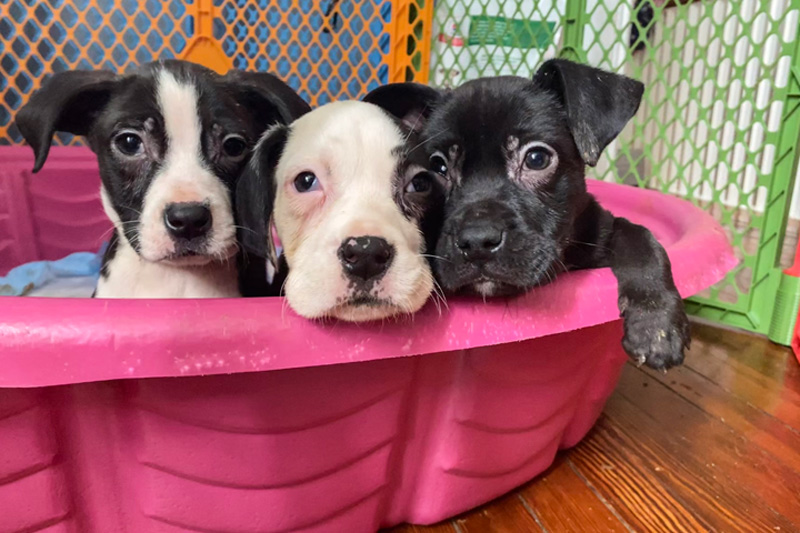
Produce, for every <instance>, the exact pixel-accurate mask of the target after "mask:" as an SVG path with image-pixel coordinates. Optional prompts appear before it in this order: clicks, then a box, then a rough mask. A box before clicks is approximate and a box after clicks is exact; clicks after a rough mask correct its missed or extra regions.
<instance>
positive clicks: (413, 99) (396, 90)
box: [364, 82, 443, 133]
mask: <svg viewBox="0 0 800 533" xmlns="http://www.w3.org/2000/svg"><path fill="white" fill-rule="evenodd" d="M442 94H443V93H442V92H441V91H439V90H437V89H434V88H432V87H428V86H427V85H422V84H421V83H412V82H409V83H390V84H389V85H384V86H382V87H378V88H377V89H375V90H373V91H371V92H370V93H369V94H367V95H366V96H365V97H364V101H365V102H367V103H370V104H375V105H377V106H378V107H382V108H383V109H384V110H386V111H387V112H389V113H391V114H392V115H394V116H395V117H397V118H399V119H400V120H401V121H403V124H405V125H406V126H407V127H408V128H410V129H411V130H412V131H415V132H417V133H419V132H420V131H421V130H422V128H424V127H425V123H426V122H427V121H428V117H430V114H431V113H432V112H433V110H434V108H435V107H436V105H437V104H438V103H439V102H440V100H441V99H442Z"/></svg>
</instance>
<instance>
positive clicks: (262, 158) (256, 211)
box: [234, 124, 290, 266]
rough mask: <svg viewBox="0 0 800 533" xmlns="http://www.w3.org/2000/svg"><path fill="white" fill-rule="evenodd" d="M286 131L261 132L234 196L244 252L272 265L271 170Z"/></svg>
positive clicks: (274, 256) (277, 127) (283, 128)
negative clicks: (266, 260) (263, 259)
mask: <svg viewBox="0 0 800 533" xmlns="http://www.w3.org/2000/svg"><path fill="white" fill-rule="evenodd" d="M289 131H290V129H289V126H287V125H285V124H277V125H275V126H273V127H272V128H270V129H269V130H268V131H267V132H265V133H264V135H263V136H262V137H261V139H260V140H259V141H258V144H256V146H255V148H254V149H253V155H252V157H251V158H250V161H249V162H248V163H247V166H246V167H245V169H244V172H243V173H242V175H241V176H239V179H238V181H237V183H236V194H235V195H234V204H235V212H236V219H237V220H236V224H237V225H238V226H239V229H238V239H239V243H240V244H241V245H242V247H243V248H244V249H245V250H246V251H247V252H249V253H251V254H253V255H257V256H259V257H264V258H266V259H269V260H270V262H271V263H272V264H273V266H277V264H278V258H277V254H276V252H275V246H274V241H273V239H272V233H271V227H272V207H273V204H274V202H275V168H276V167H277V165H278V161H279V160H280V158H281V154H282V153H283V148H284V146H285V145H286V140H287V139H288V137H289Z"/></svg>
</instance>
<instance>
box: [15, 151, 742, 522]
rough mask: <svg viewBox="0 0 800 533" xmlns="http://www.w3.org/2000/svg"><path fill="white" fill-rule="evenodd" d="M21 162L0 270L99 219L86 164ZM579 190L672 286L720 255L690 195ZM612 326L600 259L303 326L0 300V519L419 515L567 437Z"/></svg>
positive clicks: (611, 295)
mask: <svg viewBox="0 0 800 533" xmlns="http://www.w3.org/2000/svg"><path fill="white" fill-rule="evenodd" d="M30 167H31V156H30V152H29V151H28V150H27V149H19V148H6V149H3V150H1V151H0V271H4V270H7V269H8V268H10V267H11V266H13V265H16V264H18V263H21V262H24V261H30V260H36V259H43V258H50V259H55V258H58V257H61V256H63V255H64V254H66V253H69V252H72V251H76V250H94V249H96V248H97V246H98V245H99V238H100V236H101V235H102V234H103V233H104V232H105V231H106V230H107V227H108V223H107V222H106V221H105V219H104V218H103V216H102V214H101V210H100V207H99V203H98V201H97V189H98V176H97V172H96V169H95V165H94V162H93V160H92V156H91V154H90V153H88V152H87V151H85V150H83V149H74V148H73V149H70V148H62V149H54V150H53V153H52V155H51V158H50V160H49V161H48V163H47V165H46V167H45V170H43V171H42V173H41V174H39V175H36V176H32V175H30V174H29V172H28V169H30ZM590 190H591V191H592V192H593V193H595V194H596V195H597V197H598V198H599V199H600V201H601V202H602V203H603V204H604V205H605V206H606V207H608V208H609V209H611V210H612V211H614V212H615V213H617V214H619V215H624V216H627V217H629V218H630V219H632V220H634V221H636V222H640V223H644V224H646V225H647V226H648V227H650V228H651V229H652V230H653V231H654V232H655V234H656V235H657V237H658V238H659V239H660V240H661V242H662V243H663V244H664V245H665V246H666V247H667V249H668V251H669V255H670V257H671V258H672V261H673V268H674V273H675V278H676V282H677V284H678V287H679V288H680V290H681V292H682V294H684V295H690V294H692V293H695V292H697V291H699V290H701V289H703V288H705V287H707V286H708V285H710V284H711V283H713V282H715V281H717V280H719V279H720V278H721V277H722V276H723V275H724V273H725V272H726V271H727V270H728V269H729V268H731V267H732V266H733V264H734V262H735V261H734V258H733V256H732V254H731V250H730V248H729V246H728V244H727V242H726V239H725V237H724V234H723V232H722V230H721V229H720V227H719V226H718V225H717V224H716V223H715V222H714V221H713V220H712V219H711V218H710V217H709V216H707V215H706V214H705V213H703V212H702V211H700V210H698V209H696V208H694V207H692V206H691V205H690V204H689V203H687V202H684V201H682V200H678V199H675V198H672V197H667V196H662V195H660V194H657V193H654V192H650V191H646V190H639V189H633V188H628V187H624V186H617V185H609V184H606V183H598V182H592V183H591V184H590ZM617 317H618V312H617V307H616V283H615V281H614V278H613V277H612V275H611V272H610V271H609V270H607V269H604V270H597V271H586V272H575V273H570V274H567V275H564V276H561V277H560V279H559V280H558V281H557V282H556V283H554V284H552V285H549V286H546V287H542V288H540V289H537V290H535V291H533V292H532V293H530V294H528V295H527V296H525V297H522V298H518V299H515V300H512V301H510V302H493V303H489V304H486V305H484V304H483V303H481V302H479V301H475V300H458V299H454V300H451V302H450V310H449V312H445V313H444V314H443V316H441V317H440V316H438V314H437V311H436V309H435V308H434V307H433V306H430V305H429V306H428V307H426V308H425V309H424V310H423V311H422V312H420V313H419V314H417V315H416V316H415V317H414V319H413V320H411V319H408V320H402V321H400V322H397V323H388V322H387V323H386V324H384V325H382V326H365V325H360V326H358V325H347V324H343V323H337V324H318V323H312V322H307V321H305V320H303V319H300V318H299V317H297V316H295V315H294V314H293V313H292V312H291V311H289V310H286V309H283V302H282V300H281V299H279V298H275V299H263V300H217V301H189V300H184V301H104V300H51V299H48V300H45V299H34V298H16V299H14V298H0V387H2V388H0V531H22V530H24V531H33V530H39V529H43V530H46V531H49V532H62V531H69V532H81V533H83V532H93V531H94V532H104V533H105V532H112V531H114V532H116V531H128V532H136V533H140V532H150V531H155V532H158V531H164V532H175V531H214V532H216V531H233V532H251V531H252V532H255V531H320V532H322V531H324V532H340V531H341V532H358V531H372V530H375V529H377V528H378V527H381V526H388V525H391V524H396V523H399V522H404V521H410V522H416V523H431V522H436V521H438V520H441V519H444V518H446V517H448V516H451V515H453V514H455V513H458V512H460V511H464V510H466V509H468V508H470V507H473V506H476V505H478V504H480V503H482V502H485V501H487V500H490V499H492V498H494V497H496V496H498V495H500V494H502V493H504V492H506V491H508V490H510V489H512V488H514V487H515V486H517V485H519V484H521V483H523V482H525V481H527V480H529V479H531V478H532V477H534V476H536V475H537V474H538V473H540V472H542V470H544V469H545V468H547V466H548V465H549V464H550V463H551V461H552V460H553V457H554V455H555V453H556V451H557V450H558V449H560V448H566V447H569V446H573V445H574V444H576V443H577V442H578V441H579V440H580V439H581V438H582V437H583V436H584V435H585V434H586V432H587V431H588V430H589V429H590V428H591V426H592V424H593V423H594V422H595V420H596V419H597V417H598V415H599V413H600V411H601V410H602V408H603V405H604V403H605V401H606V399H607V398H608V396H609V395H610V394H611V392H612V390H613V388H614V386H615V384H616V381H617V377H618V375H619V372H620V369H621V366H622V364H623V363H624V361H625V360H626V357H625V355H624V353H623V352H622V351H621V348H620V337H621V327H620V322H619V320H618V319H617ZM201 375H202V376H205V377H196V376H201ZM189 376H195V377H189ZM145 378H147V379H145ZM150 378H153V379H150Z"/></svg>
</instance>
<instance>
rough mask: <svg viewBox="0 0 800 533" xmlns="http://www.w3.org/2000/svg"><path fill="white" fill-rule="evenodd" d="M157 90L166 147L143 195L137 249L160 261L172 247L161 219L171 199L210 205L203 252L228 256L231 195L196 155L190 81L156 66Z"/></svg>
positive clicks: (194, 103)
mask: <svg viewBox="0 0 800 533" xmlns="http://www.w3.org/2000/svg"><path fill="white" fill-rule="evenodd" d="M157 96H158V103H159V107H160V108H161V113H162V116H163V117H164V129H165V130H166V135H167V140H168V148H167V152H166V154H165V159H164V162H163V165H162V167H161V169H160V170H159V172H158V173H157V174H156V175H155V176H154V178H153V182H152V183H151V184H150V188H149V189H148V191H147V194H146V195H145V199H144V205H143V207H142V216H141V223H142V224H141V235H140V253H141V254H142V257H144V258H145V259H147V260H150V261H160V260H162V259H164V258H166V257H168V256H169V255H171V254H172V253H174V243H173V241H172V239H171V238H170V236H169V234H168V233H167V228H166V226H165V224H164V209H165V208H166V207H167V205H169V204H172V203H180V202H200V203H204V204H206V205H207V206H208V207H209V209H211V216H212V219H213V225H212V227H211V234H210V236H209V238H210V239H211V241H210V242H211V246H209V250H208V255H209V256H218V257H219V258H221V259H225V258H228V257H230V256H231V255H232V254H233V253H234V252H235V237H236V232H235V229H234V223H233V215H232V211H231V201H230V197H229V193H228V191H227V190H226V189H225V185H223V183H222V182H221V181H220V180H219V178H217V177H216V176H215V175H214V174H213V172H211V170H210V169H208V168H207V167H206V166H205V164H204V162H203V160H202V157H201V156H202V144H201V136H202V133H203V132H202V127H201V125H200V118H199V116H198V107H197V91H196V88H195V86H194V85H192V84H191V83H182V82H179V81H178V80H176V79H175V77H174V76H173V75H172V73H171V72H169V71H168V70H162V71H161V72H160V73H159V77H158V95H157ZM194 259H195V260H196V259H197V258H194Z"/></svg>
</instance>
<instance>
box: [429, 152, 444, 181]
mask: <svg viewBox="0 0 800 533" xmlns="http://www.w3.org/2000/svg"><path fill="white" fill-rule="evenodd" d="M430 168H431V170H432V171H434V172H436V173H437V174H439V175H442V176H447V161H446V160H445V158H444V156H443V155H442V154H440V153H439V152H436V153H435V154H433V155H432V156H431V159H430Z"/></svg>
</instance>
